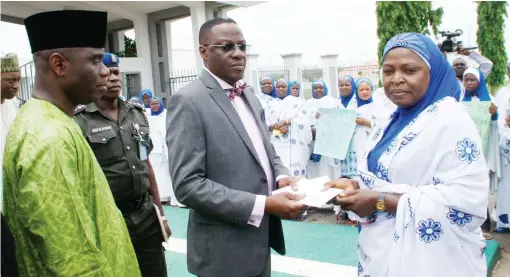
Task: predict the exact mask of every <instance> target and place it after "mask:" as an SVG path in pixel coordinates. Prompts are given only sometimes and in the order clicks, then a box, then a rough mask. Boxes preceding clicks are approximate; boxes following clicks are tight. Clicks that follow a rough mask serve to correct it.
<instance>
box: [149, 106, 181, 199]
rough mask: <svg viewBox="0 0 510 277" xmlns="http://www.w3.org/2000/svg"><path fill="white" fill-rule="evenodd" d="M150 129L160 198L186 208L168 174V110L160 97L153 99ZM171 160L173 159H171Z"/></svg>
mask: <svg viewBox="0 0 510 277" xmlns="http://www.w3.org/2000/svg"><path fill="white" fill-rule="evenodd" d="M150 111H151V113H150V115H149V116H148V117H147V119H148V120H149V127H150V132H151V140H152V144H153V145H154V148H153V150H152V151H151V153H150V154H149V159H150V161H151V164H152V167H153V169H154V175H155V177H156V182H157V183H158V190H159V198H160V199H161V202H166V203H169V204H170V205H171V206H177V207H184V205H182V204H181V203H179V201H177V198H176V197H175V194H174V190H173V188H172V179H171V178H170V173H169V172H168V159H169V157H168V147H167V146H166V109H165V107H164V106H163V102H162V101H161V99H159V98H158V97H154V98H152V99H151V103H150ZM170 158H171V157H170Z"/></svg>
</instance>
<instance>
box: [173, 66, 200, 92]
mask: <svg viewBox="0 0 510 277" xmlns="http://www.w3.org/2000/svg"><path fill="white" fill-rule="evenodd" d="M197 78H198V74H197V70H196V69H185V70H177V71H173V72H170V79H168V84H169V86H170V95H172V94H174V93H175V92H177V91H178V90H179V89H181V88H182V87H184V86H186V85H187V84H189V83H191V82H193V81H195V80H196V79H197Z"/></svg>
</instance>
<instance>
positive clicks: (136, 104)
mask: <svg viewBox="0 0 510 277" xmlns="http://www.w3.org/2000/svg"><path fill="white" fill-rule="evenodd" d="M126 103H127V105H131V106H133V107H135V108H136V109H137V110H139V111H140V112H141V113H142V116H143V119H144V121H145V123H146V124H147V125H149V119H148V118H147V115H146V114H145V107H144V106H142V105H140V104H138V103H131V102H126Z"/></svg>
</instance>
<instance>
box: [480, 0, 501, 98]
mask: <svg viewBox="0 0 510 277" xmlns="http://www.w3.org/2000/svg"><path fill="white" fill-rule="evenodd" d="M507 6H508V3H507V2H506V1H487V2H478V7H477V9H476V11H477V14H478V20H477V21H478V31H477V32H476V42H477V44H478V48H479V49H480V52H481V54H482V55H483V56H485V57H487V58H488V59H489V60H491V61H492V62H493V63H494V66H493V67H492V72H491V73H490V74H489V76H488V77H487V83H488V84H489V85H490V86H491V88H492V91H493V92H494V91H496V88H497V87H500V86H502V85H503V84H504V82H505V75H506V72H507V71H506V63H507V54H506V52H505V36H504V32H505V17H507V16H508V13H507Z"/></svg>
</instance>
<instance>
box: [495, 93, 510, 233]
mask: <svg viewBox="0 0 510 277" xmlns="http://www.w3.org/2000/svg"><path fill="white" fill-rule="evenodd" d="M496 104H497V105H498V113H499V117H498V127H499V135H500V140H499V151H500V155H501V178H500V179H499V183H498V186H497V192H496V216H497V227H498V228H499V227H503V228H510V126H508V125H507V124H506V121H505V119H506V117H507V116H508V115H510V86H509V87H506V88H503V89H502V90H501V91H500V92H499V93H498V94H497V95H496Z"/></svg>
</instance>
